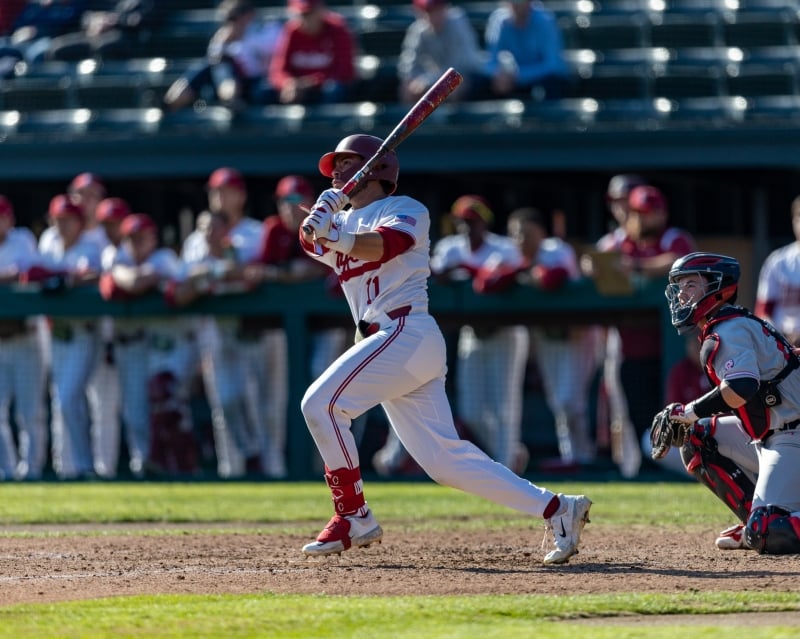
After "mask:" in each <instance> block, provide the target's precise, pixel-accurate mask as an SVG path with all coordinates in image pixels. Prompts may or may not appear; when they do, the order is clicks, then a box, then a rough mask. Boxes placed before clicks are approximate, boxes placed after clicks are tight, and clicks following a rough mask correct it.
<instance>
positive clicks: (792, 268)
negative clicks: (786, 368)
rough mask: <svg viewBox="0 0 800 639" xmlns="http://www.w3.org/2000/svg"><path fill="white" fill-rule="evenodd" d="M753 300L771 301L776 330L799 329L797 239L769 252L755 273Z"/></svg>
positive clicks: (799, 258) (799, 253)
mask: <svg viewBox="0 0 800 639" xmlns="http://www.w3.org/2000/svg"><path fill="white" fill-rule="evenodd" d="M756 300H757V301H758V302H761V303H766V302H773V303H774V309H773V310H772V316H771V321H772V323H773V324H774V325H775V327H776V328H777V329H778V330H779V331H781V332H782V333H785V334H787V335H796V334H797V333H798V332H800V242H792V243H791V244H789V245H787V246H784V247H781V248H779V249H776V250H775V251H773V252H772V253H770V254H769V256H768V257H767V259H766V260H765V261H764V265H763V266H762V267H761V273H760V274H759V276H758V289H757V292H756Z"/></svg>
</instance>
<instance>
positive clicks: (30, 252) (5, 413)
mask: <svg viewBox="0 0 800 639" xmlns="http://www.w3.org/2000/svg"><path fill="white" fill-rule="evenodd" d="M15 221H16V217H15V214H14V207H13V206H12V204H11V202H10V201H9V200H8V198H6V197H5V196H4V195H0V283H2V284H10V283H12V282H16V281H17V280H18V278H19V276H20V274H22V273H25V272H27V271H28V270H29V269H30V268H31V267H32V266H34V265H35V264H37V263H38V261H39V254H38V251H37V249H36V238H35V237H34V235H33V233H31V231H30V230H28V229H27V228H24V227H15V226H14V224H15ZM39 324H40V322H39V321H38V318H35V317H31V318H24V319H23V318H20V319H17V318H7V319H2V320H0V480H2V479H12V478H14V479H40V478H41V476H42V470H43V469H44V465H45V461H46V458H47V429H46V426H45V411H44V409H45V405H44V389H45V367H44V343H43V341H42V340H41V339H40V335H39V333H38V328H39ZM12 400H13V402H14V421H15V422H16V426H17V432H16V441H15V438H14V434H13V431H12V428H11V419H10V417H11V405H12V404H11V402H12Z"/></svg>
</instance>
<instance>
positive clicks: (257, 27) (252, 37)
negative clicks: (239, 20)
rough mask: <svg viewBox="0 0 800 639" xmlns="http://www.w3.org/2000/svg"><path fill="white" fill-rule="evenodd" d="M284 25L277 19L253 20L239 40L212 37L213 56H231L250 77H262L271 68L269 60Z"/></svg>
mask: <svg viewBox="0 0 800 639" xmlns="http://www.w3.org/2000/svg"><path fill="white" fill-rule="evenodd" d="M281 31H282V26H281V24H280V22H278V21H277V20H272V21H264V22H262V21H260V20H253V21H252V22H250V23H249V24H248V25H247V27H246V28H245V32H244V34H242V37H241V38H240V39H239V40H234V41H233V42H225V43H223V42H220V41H218V40H216V39H212V41H211V43H210V44H209V45H208V55H209V57H211V58H218V57H222V56H223V55H226V56H230V57H231V58H233V59H234V60H236V64H237V65H238V66H239V68H240V69H241V71H242V73H244V74H245V75H246V76H247V77H248V78H261V77H264V76H266V74H267V71H268V70H269V62H270V59H271V58H272V54H273V53H274V52H275V47H276V46H277V44H278V40H279V39H280V35H281Z"/></svg>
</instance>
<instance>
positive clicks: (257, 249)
mask: <svg viewBox="0 0 800 639" xmlns="http://www.w3.org/2000/svg"><path fill="white" fill-rule="evenodd" d="M263 235H264V225H263V224H262V223H261V222H259V221H258V220H256V219H253V218H252V217H243V218H242V219H241V220H239V222H237V223H236V226H234V227H233V228H232V229H231V230H230V231H228V237H229V238H230V242H231V246H232V247H233V250H234V251H235V252H236V259H237V260H238V261H239V262H240V263H242V264H249V263H251V262H255V261H256V260H257V259H258V256H259V254H260V253H261V241H262V237H263ZM207 258H208V243H207V242H206V237H205V235H204V234H203V232H202V231H192V232H191V233H190V234H189V235H188V236H187V237H186V239H185V240H184V242H183V247H182V248H181V259H182V260H183V261H184V262H186V263H187V264H199V263H203V262H205V261H206V260H207Z"/></svg>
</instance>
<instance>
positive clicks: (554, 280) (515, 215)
mask: <svg viewBox="0 0 800 639" xmlns="http://www.w3.org/2000/svg"><path fill="white" fill-rule="evenodd" d="M508 235H509V236H510V237H511V238H512V239H513V240H514V241H515V242H516V243H517V244H518V245H519V248H520V251H521V252H522V255H523V257H524V262H523V264H522V265H520V266H519V267H517V268H511V269H508V270H505V269H503V268H502V266H498V267H496V268H494V269H491V270H489V271H488V272H487V273H485V274H484V275H483V277H484V278H485V279H486V280H487V286H489V285H491V286H493V287H494V288H498V287H499V286H501V285H502V284H504V283H505V282H506V281H508V280H511V281H519V282H521V283H524V284H528V285H532V286H534V287H536V288H538V289H539V290H542V291H556V290H558V289H560V288H561V287H562V286H563V285H564V284H565V283H566V282H568V281H570V280H571V281H575V280H577V279H579V278H580V270H579V268H578V260H577V257H576V255H575V250H574V249H573V248H572V247H571V246H570V245H569V244H567V243H566V242H565V241H564V240H562V239H561V238H559V237H556V236H549V235H548V232H547V224H546V222H545V220H544V217H543V215H542V214H541V212H540V211H539V210H537V209H535V208H532V207H525V208H520V209H516V210H514V211H512V212H511V213H510V214H509V216H508ZM512 278H513V279H512ZM531 338H532V342H533V346H534V348H533V354H534V357H535V358H536V362H537V364H538V367H539V370H540V371H541V376H542V385H543V387H544V391H545V398H546V400H547V405H548V407H549V408H550V411H551V412H552V414H553V417H554V418H555V426H556V436H557V439H558V450H559V453H560V456H561V462H562V463H563V464H565V465H574V464H589V463H591V462H592V461H594V456H595V451H594V444H593V443H592V441H591V437H590V436H589V421H588V408H589V407H588V404H587V401H588V396H589V385H590V383H591V375H592V372H593V370H594V368H595V361H594V359H593V357H592V354H593V353H595V351H596V348H595V341H596V331H595V330H594V329H592V328H591V327H589V328H587V327H584V326H564V327H544V326H533V327H532V328H531Z"/></svg>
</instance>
